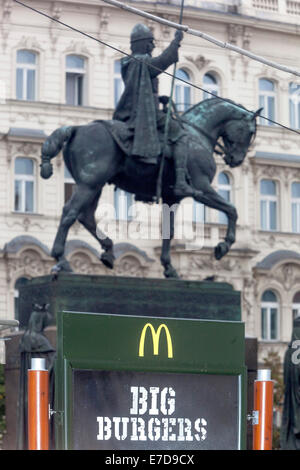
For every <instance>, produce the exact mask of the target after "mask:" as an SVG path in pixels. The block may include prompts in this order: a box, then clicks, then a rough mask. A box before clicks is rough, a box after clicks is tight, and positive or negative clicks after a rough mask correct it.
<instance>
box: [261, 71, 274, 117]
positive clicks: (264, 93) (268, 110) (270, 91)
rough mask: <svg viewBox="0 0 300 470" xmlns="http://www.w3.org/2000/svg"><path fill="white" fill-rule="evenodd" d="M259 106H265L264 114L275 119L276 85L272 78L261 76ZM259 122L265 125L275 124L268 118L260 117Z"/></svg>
mask: <svg viewBox="0 0 300 470" xmlns="http://www.w3.org/2000/svg"><path fill="white" fill-rule="evenodd" d="M259 106H260V107H262V108H264V109H263V111H262V114H261V115H262V116H265V117H266V118H268V119H272V120H273V121H274V120H275V108H276V87H275V83H274V82H273V81H272V80H268V79H267V78H261V79H260V80H259ZM259 123H260V124H262V125H265V126H273V125H274V124H273V123H272V122H270V121H267V120H266V119H263V118H260V120H259Z"/></svg>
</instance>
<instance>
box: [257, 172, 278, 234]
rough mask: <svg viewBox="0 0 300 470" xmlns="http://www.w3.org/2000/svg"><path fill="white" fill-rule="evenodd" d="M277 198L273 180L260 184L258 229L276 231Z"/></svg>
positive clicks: (263, 181)
mask: <svg viewBox="0 0 300 470" xmlns="http://www.w3.org/2000/svg"><path fill="white" fill-rule="evenodd" d="M277 206H278V196H277V185H276V182H275V181H273V180H261V182H260V228H261V230H277V225H278V224H277V212H278V209H277Z"/></svg>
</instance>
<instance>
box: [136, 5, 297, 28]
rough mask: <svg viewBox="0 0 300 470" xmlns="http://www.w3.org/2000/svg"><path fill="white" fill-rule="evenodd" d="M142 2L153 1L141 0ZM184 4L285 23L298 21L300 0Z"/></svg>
mask: <svg viewBox="0 0 300 470" xmlns="http://www.w3.org/2000/svg"><path fill="white" fill-rule="evenodd" d="M128 3H129V2H128ZM134 3H135V2H134ZM143 3H155V1H154V0H143ZM160 3H161V4H166V5H174V6H175V5H178V6H180V4H181V0H160ZM184 6H185V8H188V7H192V8H198V9H204V10H212V11H220V12H225V13H226V12H228V13H236V14H241V15H246V16H252V17H259V18H262V19H266V20H274V21H281V22H286V23H298V22H300V0H185V2H184Z"/></svg>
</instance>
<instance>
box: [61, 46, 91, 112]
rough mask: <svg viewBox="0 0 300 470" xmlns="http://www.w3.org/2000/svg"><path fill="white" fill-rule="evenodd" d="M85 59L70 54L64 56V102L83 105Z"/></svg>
mask: <svg viewBox="0 0 300 470" xmlns="http://www.w3.org/2000/svg"><path fill="white" fill-rule="evenodd" d="M85 82H86V59H85V58H84V57H81V56H79V55H74V54H70V55H67V57H66V104H70V105H75V106H83V105H84V101H85V85H86V83H85Z"/></svg>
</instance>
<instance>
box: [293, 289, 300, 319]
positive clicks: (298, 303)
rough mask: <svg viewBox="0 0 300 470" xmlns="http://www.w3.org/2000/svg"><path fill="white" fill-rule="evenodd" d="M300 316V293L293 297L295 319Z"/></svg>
mask: <svg viewBox="0 0 300 470" xmlns="http://www.w3.org/2000/svg"><path fill="white" fill-rule="evenodd" d="M299 316H300V292H297V293H296V294H295V295H294V297H293V318H296V317H299Z"/></svg>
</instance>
